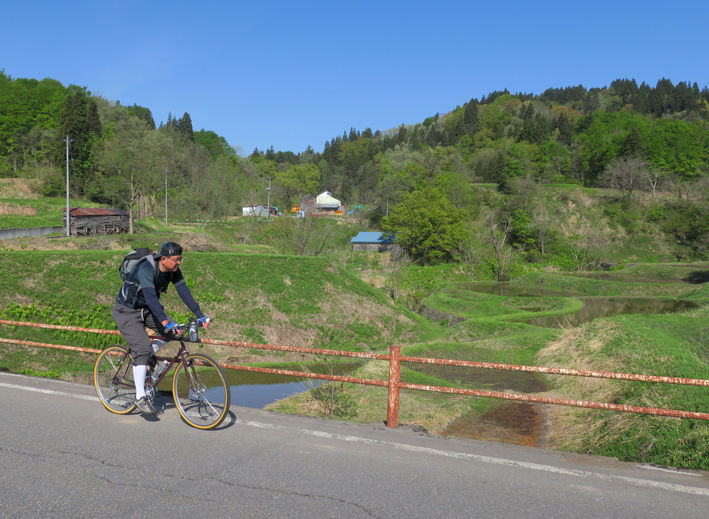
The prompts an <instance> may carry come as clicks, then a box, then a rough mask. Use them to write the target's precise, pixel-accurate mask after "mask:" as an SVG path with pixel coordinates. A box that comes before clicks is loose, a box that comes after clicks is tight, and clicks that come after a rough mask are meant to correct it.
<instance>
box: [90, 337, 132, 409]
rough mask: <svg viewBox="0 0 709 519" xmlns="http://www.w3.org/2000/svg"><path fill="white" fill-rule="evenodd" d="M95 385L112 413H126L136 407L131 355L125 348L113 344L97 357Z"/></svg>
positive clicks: (101, 398) (99, 395)
mask: <svg viewBox="0 0 709 519" xmlns="http://www.w3.org/2000/svg"><path fill="white" fill-rule="evenodd" d="M94 387H95V388H96V394H97V395H98V397H99V399H100V400H101V403H102V404H103V405H104V407H105V408H106V409H108V410H109V411H111V412H112V413H117V414H126V413H130V412H131V411H132V410H133V409H134V408H135V383H134V382H133V370H132V367H131V357H130V355H128V352H127V351H126V350H125V348H123V347H121V346H111V347H109V348H106V349H105V350H104V351H103V352H102V353H101V354H100V355H99V356H98V358H97V359H96V364H95V366H94Z"/></svg>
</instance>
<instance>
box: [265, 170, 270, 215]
mask: <svg viewBox="0 0 709 519" xmlns="http://www.w3.org/2000/svg"><path fill="white" fill-rule="evenodd" d="M266 191H268V202H266V206H267V207H266V211H267V212H268V214H267V215H266V218H271V179H270V178H269V179H268V187H267V188H266Z"/></svg>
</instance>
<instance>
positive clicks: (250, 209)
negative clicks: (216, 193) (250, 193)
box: [241, 204, 268, 216]
mask: <svg viewBox="0 0 709 519" xmlns="http://www.w3.org/2000/svg"><path fill="white" fill-rule="evenodd" d="M241 212H242V214H243V215H244V216H268V208H267V207H266V206H265V205H263V204H250V205H245V206H243V207H242V208H241Z"/></svg>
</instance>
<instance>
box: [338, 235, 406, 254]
mask: <svg viewBox="0 0 709 519" xmlns="http://www.w3.org/2000/svg"><path fill="white" fill-rule="evenodd" d="M350 243H351V244H352V250H374V251H378V252H384V251H389V250H395V249H396V250H398V249H399V248H400V247H399V246H398V245H397V244H396V243H394V235H393V234H385V233H382V232H369V231H363V232H360V233H359V234H358V235H357V236H355V237H354V238H352V239H351V240H350Z"/></svg>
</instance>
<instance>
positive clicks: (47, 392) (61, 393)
mask: <svg viewBox="0 0 709 519" xmlns="http://www.w3.org/2000/svg"><path fill="white" fill-rule="evenodd" d="M0 387H9V388H11V389H22V390H24V391H33V392H35V393H44V394H45V395H59V396H68V397H70V398H76V399H77V400H90V401H92V402H98V401H99V400H98V397H96V396H88V395H77V394H74V393H66V392H64V391H54V390H53V389H40V388H38V387H31V386H20V385H18V384H6V383H5V382H0Z"/></svg>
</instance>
